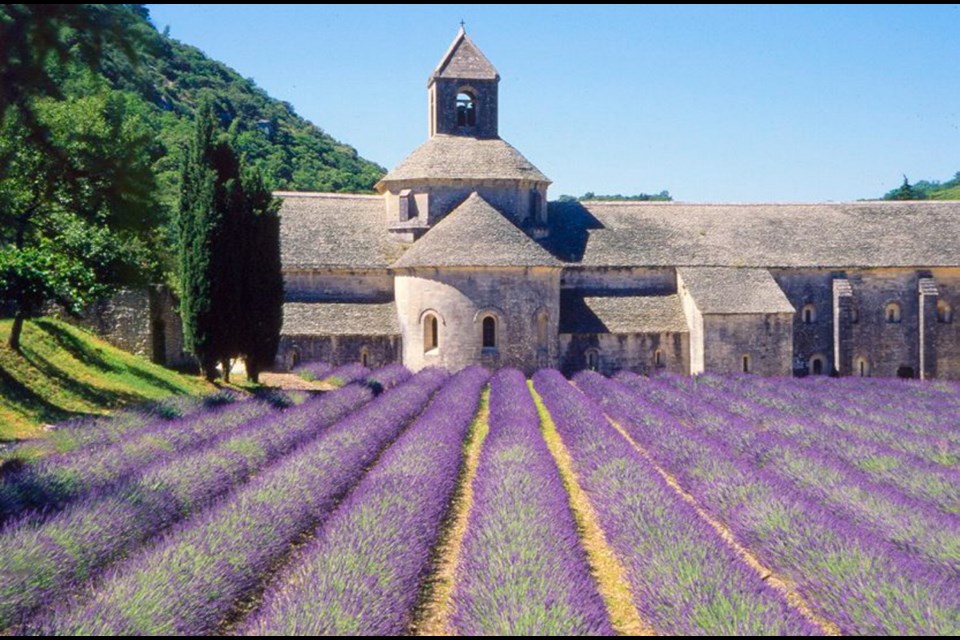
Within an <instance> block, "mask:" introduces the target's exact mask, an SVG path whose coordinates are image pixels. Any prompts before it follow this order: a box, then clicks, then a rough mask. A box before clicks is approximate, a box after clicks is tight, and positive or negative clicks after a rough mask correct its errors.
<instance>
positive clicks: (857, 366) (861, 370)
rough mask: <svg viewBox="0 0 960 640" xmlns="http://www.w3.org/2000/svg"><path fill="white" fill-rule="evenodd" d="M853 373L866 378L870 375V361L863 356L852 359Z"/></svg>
mask: <svg viewBox="0 0 960 640" xmlns="http://www.w3.org/2000/svg"><path fill="white" fill-rule="evenodd" d="M853 375H855V376H858V377H860V378H866V377H867V376H869V375H870V363H869V362H867V359H866V358H864V357H863V356H861V357H859V358H857V359H856V360H854V361H853Z"/></svg>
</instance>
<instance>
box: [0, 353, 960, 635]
mask: <svg viewBox="0 0 960 640" xmlns="http://www.w3.org/2000/svg"><path fill="white" fill-rule="evenodd" d="M311 375H313V376H314V377H315V378H317V379H321V378H327V379H328V378H336V379H337V382H338V384H340V385H342V386H340V388H338V389H335V390H332V391H327V392H323V393H320V394H317V395H315V396H313V397H310V398H309V399H306V400H304V401H302V402H276V401H274V402H265V401H262V400H256V399H248V400H236V401H234V402H231V403H229V404H222V403H209V404H198V405H197V406H194V407H191V408H190V409H189V410H188V411H183V412H182V413H181V414H178V415H174V416H166V417H162V416H157V415H149V414H143V415H139V416H138V417H137V418H136V419H129V418H123V419H121V420H120V421H119V422H118V425H122V426H118V427H117V428H110V427H109V425H105V424H99V425H90V424H86V423H83V422H79V423H77V424H76V425H73V426H69V427H67V428H68V429H76V430H77V431H78V432H77V435H76V437H75V438H73V441H75V442H77V443H78V445H77V447H76V448H74V449H72V450H70V451H69V452H66V453H61V454H55V455H50V456H47V457H45V458H42V459H40V460H38V461H36V462H33V463H30V464H27V465H25V466H24V467H22V468H17V469H15V470H12V471H7V472H6V473H4V474H3V475H0V630H3V631H4V632H5V633H7V634H10V635H14V634H45V635H52V634H58V635H59V634H64V635H66V634H69V635H76V634H83V635H87V634H96V635H106V634H137V635H139V634H172V635H216V634H224V633H229V634H238V635H278V634H285V635H286V634H297V635H300V634H303V635H308V634H309V635H345V634H346V635H353V634H379V635H403V634H417V635H432V634H438V633H445V634H452V635H477V634H483V635H486V634H516V635H533V634H538V635H540V634H542V635H586V634H600V635H612V634H637V633H641V634H671V635H691V634H697V635H701V634H702V635H706V634H712V635H838V634H843V635H847V634H872V635H881V634H882V635H894V634H896V635H907V634H910V635H919V634H938V635H939V634H942V635H957V634H960V385H958V384H956V383H952V382H944V381H939V382H934V383H919V382H913V381H899V380H874V379H861V378H857V379H854V378H849V379H839V380H838V379H826V378H817V379H812V378H811V379H770V378H756V377H752V376H732V377H731V376H728V377H721V376H716V375H709V374H708V375H704V376H700V377H697V378H687V377H673V376H662V377H656V378H646V377H641V376H637V375H634V374H629V373H621V374H618V375H617V376H615V377H613V378H604V377H602V376H600V375H598V374H596V373H592V372H582V373H580V374H578V375H576V376H574V378H573V379H572V380H567V379H565V378H564V377H563V376H561V375H560V374H559V373H557V372H556V371H549V370H544V371H541V372H539V373H537V374H536V375H535V376H533V378H532V379H530V380H528V379H526V378H525V377H524V376H523V375H522V374H521V373H520V372H518V371H514V370H501V371H498V372H496V373H490V372H488V371H485V370H484V369H481V368H479V367H474V368H469V369H466V370H464V371H461V372H459V373H456V374H452V375H451V374H449V373H447V372H445V371H442V370H438V369H425V370H423V371H420V372H419V373H416V374H411V373H410V372H409V371H406V370H405V369H403V368H402V367H398V366H396V365H392V366H389V367H385V368H383V369H380V370H374V371H370V370H367V369H365V368H362V367H359V366H351V367H344V368H340V369H338V370H334V369H332V368H329V367H323V366H322V365H318V366H317V367H316V368H315V369H314V370H313V371H312V374H311ZM94 426H96V428H94ZM85 428H87V429H88V430H87V431H85V432H84V431H82V430H83V429H85Z"/></svg>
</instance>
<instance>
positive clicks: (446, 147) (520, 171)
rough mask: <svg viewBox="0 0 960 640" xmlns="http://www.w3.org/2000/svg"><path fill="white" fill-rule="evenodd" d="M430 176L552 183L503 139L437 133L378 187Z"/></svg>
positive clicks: (389, 174)
mask: <svg viewBox="0 0 960 640" xmlns="http://www.w3.org/2000/svg"><path fill="white" fill-rule="evenodd" d="M427 179H430V180H438V179H439V180H445V179H460V180H529V181H531V182H546V183H549V182H550V179H549V178H547V176H545V175H543V174H542V173H541V172H540V170H539V169H537V168H536V167H535V166H533V164H532V163H531V162H530V161H529V160H527V159H526V158H524V157H523V154H521V153H520V152H519V151H517V150H516V149H514V148H513V147H512V146H511V145H510V144H509V143H507V142H506V141H504V140H501V139H500V138H472V137H470V136H452V135H446V134H437V135H435V136H432V137H431V138H430V139H429V140H427V141H426V142H425V143H423V144H422V145H420V146H419V147H417V148H416V149H415V150H414V151H413V153H411V154H410V155H409V156H407V157H406V158H405V159H404V160H403V161H402V162H401V163H400V164H398V165H397V166H396V167H394V169H393V170H391V171H390V172H389V173H388V174H387V175H385V176H384V177H383V178H381V179H380V182H378V183H377V185H376V188H377V189H378V190H380V191H381V192H382V191H383V190H384V189H385V188H386V185H387V184H388V183H390V182H400V181H409V180H427Z"/></svg>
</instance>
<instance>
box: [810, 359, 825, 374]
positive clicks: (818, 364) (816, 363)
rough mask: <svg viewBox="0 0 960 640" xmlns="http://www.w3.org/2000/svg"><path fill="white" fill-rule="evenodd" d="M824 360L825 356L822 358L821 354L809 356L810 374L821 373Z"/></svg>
mask: <svg viewBox="0 0 960 640" xmlns="http://www.w3.org/2000/svg"><path fill="white" fill-rule="evenodd" d="M825 362H826V358H824V357H823V356H821V355H815V356H813V357H812V358H810V375H813V376H820V375H823V371H824V364H825Z"/></svg>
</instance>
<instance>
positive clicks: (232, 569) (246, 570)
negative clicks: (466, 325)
mask: <svg viewBox="0 0 960 640" xmlns="http://www.w3.org/2000/svg"><path fill="white" fill-rule="evenodd" d="M446 378H447V374H446V373H445V372H442V371H439V370H435V369H434V370H425V371H422V372H420V373H419V374H418V375H417V376H416V377H415V378H414V379H413V380H411V381H410V382H409V383H408V384H406V385H403V386H400V387H397V388H395V389H393V390H392V391H389V392H387V393H384V394H383V395H381V396H380V397H379V398H378V399H377V400H375V401H374V402H372V403H370V404H368V405H366V406H364V407H362V408H361V409H359V410H357V411H354V412H353V413H351V414H350V415H348V416H347V417H345V418H342V419H341V420H340V421H339V422H338V423H336V424H335V425H334V426H332V427H330V428H328V429H326V430H324V432H323V434H322V435H321V436H320V437H319V438H318V439H316V440H315V441H313V442H312V443H310V444H308V445H306V446H303V447H302V448H300V449H298V450H297V451H296V452H295V453H293V454H292V455H290V456H288V457H286V458H284V459H283V460H282V461H281V462H280V463H279V464H278V465H276V466H275V467H273V468H271V469H270V470H269V471H268V472H267V473H264V474H263V475H261V476H259V477H258V478H257V479H255V480H254V481H253V482H251V483H250V484H249V485H247V486H245V487H243V489H241V490H240V491H239V492H237V494H236V495H233V496H230V497H228V498H227V499H225V500H224V501H222V502H221V503H220V504H219V505H218V506H217V507H215V508H213V509H210V510H207V511H205V512H204V513H202V514H201V515H200V516H199V517H197V518H195V519H192V520H189V521H186V522H184V523H182V524H181V525H179V526H178V527H177V528H175V529H173V530H172V531H170V532H169V533H168V534H167V535H165V536H164V537H163V539H162V540H160V541H159V543H158V544H156V545H155V546H154V547H153V548H151V549H149V550H146V551H145V552H144V553H141V554H137V555H135V556H133V557H131V558H130V560H128V561H126V562H124V563H122V564H120V565H118V566H116V567H114V568H113V569H112V570H111V571H110V572H109V574H108V575H107V576H106V578H105V579H104V580H103V581H102V584H101V585H100V586H99V587H98V588H97V589H96V590H95V592H94V593H93V594H92V599H90V600H89V601H87V602H80V603H78V604H77V606H74V607H69V606H66V605H62V606H60V607H58V608H57V609H55V610H54V611H53V612H51V613H49V614H47V615H45V616H42V617H41V618H40V619H39V620H38V621H37V622H36V623H35V624H34V628H35V630H39V631H41V632H43V633H45V634H54V633H55V634H72V635H87V634H94V635H107V634H109V635H114V634H124V635H141V634H150V635H156V634H163V635H167V634H177V635H201V634H210V633H214V632H215V631H217V629H218V625H219V624H220V622H221V621H222V620H223V618H224V616H226V615H227V614H228V613H229V612H230V611H231V609H232V608H233V607H234V606H235V605H236V603H237V601H238V599H239V598H241V597H242V596H244V595H245V594H247V593H249V592H250V591H251V590H253V589H254V588H256V586H257V585H258V584H259V583H260V581H261V580H262V579H263V576H264V573H265V572H266V571H267V570H268V569H269V568H270V567H271V565H272V564H273V563H275V562H276V561H277V559H278V558H280V557H282V556H283V554H284V553H285V552H286V551H288V549H289V545H290V543H291V542H292V541H293V540H294V539H295V538H296V537H297V536H298V535H299V534H301V533H303V532H304V531H305V530H307V529H309V528H310V527H311V526H312V525H314V524H315V523H316V522H317V521H318V520H321V519H323V518H325V517H326V516H327V515H328V514H329V513H330V512H331V511H332V510H333V508H334V507H335V505H336V503H337V501H338V500H340V499H341V498H342V497H343V495H344V494H345V493H346V492H347V491H348V490H349V489H350V487H351V486H353V485H354V484H355V483H356V481H357V479H358V478H359V477H360V476H361V475H362V474H363V472H364V469H365V468H366V467H367V466H368V465H370V464H371V463H372V462H373V461H374V460H375V459H376V457H377V455H378V454H379V452H380V451H382V450H383V448H384V447H385V446H387V445H388V444H389V443H390V442H391V441H392V440H393V439H395V438H396V437H397V435H398V434H399V433H400V432H401V431H402V430H403V428H404V426H405V425H406V424H407V423H408V421H409V420H410V419H411V418H413V417H414V416H415V415H416V414H417V413H419V412H420V411H421V409H422V408H423V406H424V404H426V402H427V401H428V400H429V398H430V396H431V394H432V393H433V392H434V391H436V389H437V388H438V387H439V386H440V385H441V384H442V383H443V382H444V381H445V380H446ZM341 417H342V416H341Z"/></svg>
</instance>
